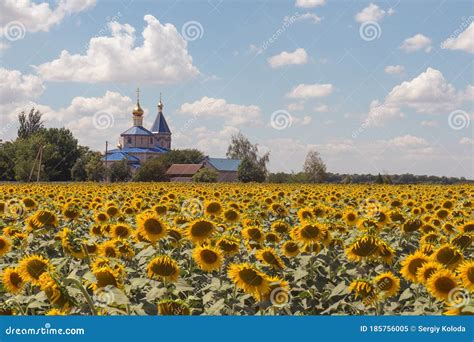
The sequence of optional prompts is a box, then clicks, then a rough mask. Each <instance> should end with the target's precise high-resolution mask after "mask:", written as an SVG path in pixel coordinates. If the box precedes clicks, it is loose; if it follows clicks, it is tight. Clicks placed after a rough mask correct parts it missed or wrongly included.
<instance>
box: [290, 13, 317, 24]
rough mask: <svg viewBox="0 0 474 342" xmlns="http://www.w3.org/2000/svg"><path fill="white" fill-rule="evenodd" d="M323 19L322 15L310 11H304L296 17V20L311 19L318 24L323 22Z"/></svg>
mask: <svg viewBox="0 0 474 342" xmlns="http://www.w3.org/2000/svg"><path fill="white" fill-rule="evenodd" d="M321 20H322V19H321V17H319V16H318V15H316V14H315V13H310V12H307V13H303V14H301V15H299V16H298V17H297V18H296V21H309V22H311V23H313V24H317V23H319V22H321Z"/></svg>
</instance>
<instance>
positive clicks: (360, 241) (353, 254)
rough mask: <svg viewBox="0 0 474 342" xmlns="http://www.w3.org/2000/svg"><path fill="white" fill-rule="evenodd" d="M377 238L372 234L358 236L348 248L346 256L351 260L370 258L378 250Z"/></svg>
mask: <svg viewBox="0 0 474 342" xmlns="http://www.w3.org/2000/svg"><path fill="white" fill-rule="evenodd" d="M379 246H380V243H379V240H378V239H377V238H376V237H374V236H372V235H363V236H360V237H358V238H357V239H356V240H355V241H354V242H353V243H352V244H351V245H350V246H349V247H348V248H346V255H347V258H348V259H349V260H351V261H361V260H363V259H364V258H372V257H374V256H376V255H377V254H378V252H379Z"/></svg>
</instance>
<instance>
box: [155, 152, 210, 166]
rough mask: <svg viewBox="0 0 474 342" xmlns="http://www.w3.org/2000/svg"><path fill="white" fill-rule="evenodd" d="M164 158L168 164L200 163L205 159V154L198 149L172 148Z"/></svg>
mask: <svg viewBox="0 0 474 342" xmlns="http://www.w3.org/2000/svg"><path fill="white" fill-rule="evenodd" d="M162 158H163V161H164V163H165V164H166V165H167V166H170V165H172V164H199V163H201V162H202V160H203V159H204V154H203V153H202V152H201V151H199V150H197V149H183V150H171V151H169V152H168V153H166V154H165V155H164V156H163V157H162Z"/></svg>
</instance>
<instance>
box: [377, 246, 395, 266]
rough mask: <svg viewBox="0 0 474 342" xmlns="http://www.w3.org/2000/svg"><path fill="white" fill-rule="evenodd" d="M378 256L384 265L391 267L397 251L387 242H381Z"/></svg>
mask: <svg viewBox="0 0 474 342" xmlns="http://www.w3.org/2000/svg"><path fill="white" fill-rule="evenodd" d="M378 255H379V256H380V258H381V259H382V261H383V262H384V263H386V264H389V265H391V264H393V259H394V258H395V249H393V248H392V247H391V246H390V245H389V244H388V243H386V242H385V241H383V240H379V250H378Z"/></svg>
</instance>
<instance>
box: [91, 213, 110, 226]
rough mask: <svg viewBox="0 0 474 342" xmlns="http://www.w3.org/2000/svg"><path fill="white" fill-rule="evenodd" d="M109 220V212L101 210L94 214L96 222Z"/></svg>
mask: <svg viewBox="0 0 474 342" xmlns="http://www.w3.org/2000/svg"><path fill="white" fill-rule="evenodd" d="M108 220H109V215H107V213H105V212H103V211H101V212H98V213H96V214H95V215H94V221H95V222H96V223H104V222H107V221H108Z"/></svg>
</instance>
